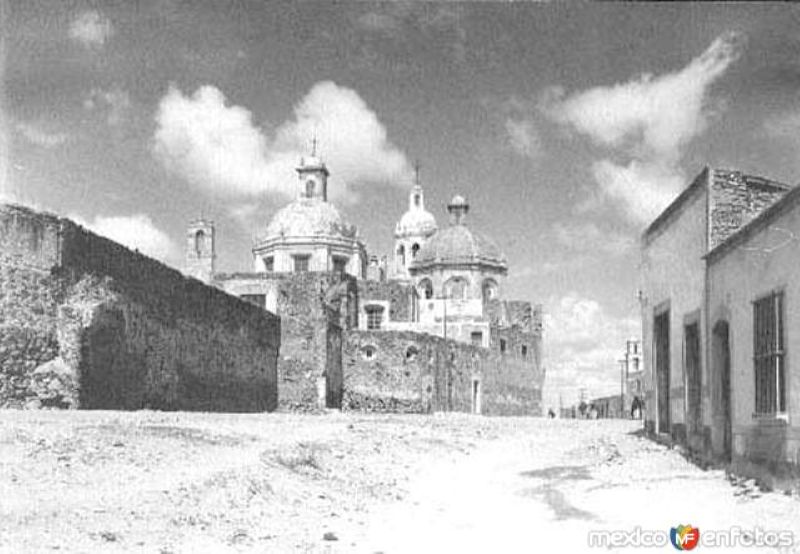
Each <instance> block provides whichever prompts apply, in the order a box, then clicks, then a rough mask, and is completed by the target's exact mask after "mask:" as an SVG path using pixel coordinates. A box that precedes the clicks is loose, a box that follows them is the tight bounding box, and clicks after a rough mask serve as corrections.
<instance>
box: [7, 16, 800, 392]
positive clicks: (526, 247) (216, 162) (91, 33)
mask: <svg viewBox="0 0 800 554" xmlns="http://www.w3.org/2000/svg"><path fill="white" fill-rule="evenodd" d="M798 31H800V7H797V6H793V5H791V4H774V5H771V4H758V5H752V4H751V5H740V4H724V5H722V4H716V5H714V4H712V5H709V4H699V3H692V4H679V5H678V4H671V3H669V4H581V3H570V4H566V3H553V4H550V3H525V2H518V3H464V4H462V3H453V2H443V3H418V2H415V3H401V2H395V3H371V2H355V3H339V2H337V3H335V4H334V3H313V2H298V3H289V2H268V3H267V2H242V1H238V2H223V1H215V2H200V1H197V2H187V1H178V0H165V1H161V2H159V1H152V2H146V1H141V2H102V1H95V2H81V1H65V2H52V1H48V2H41V1H37V0H24V1H22V0H0V195H2V197H3V198H4V199H5V200H7V201H16V202H22V203H25V204H29V205H32V206H34V207H37V208H41V209H46V210H50V211H54V212H56V213H59V214H61V215H65V216H68V217H71V218H73V219H75V220H77V221H78V222H80V223H82V224H83V225H85V226H87V227H89V228H91V229H94V230H95V231H96V232H98V233H101V234H104V235H107V236H109V237H111V238H113V239H115V240H118V241H120V242H123V243H124V244H126V245H129V246H131V247H134V248H139V249H140V250H142V251H143V252H145V253H148V254H150V255H152V256H154V257H156V258H159V259H161V260H163V261H165V262H166V263H168V264H171V265H173V266H176V267H180V265H181V259H182V254H183V252H182V248H183V244H184V233H185V228H186V223H187V222H188V221H189V220H190V219H192V218H195V217H197V216H199V215H204V216H206V217H210V218H212V219H213V220H214V221H215V223H216V226H217V233H218V239H219V240H218V248H217V251H218V254H219V258H218V268H219V269H220V270H223V271H235V270H245V271H247V270H249V269H250V268H251V265H252V262H251V255H250V247H251V244H252V241H253V239H254V238H255V237H256V236H257V235H258V234H259V233H260V232H262V231H263V229H264V228H265V226H266V224H267V223H268V221H269V220H270V218H271V216H272V215H273V214H274V213H275V211H276V210H277V209H279V208H280V207H281V206H283V205H284V204H285V203H287V202H288V201H289V200H290V199H291V197H292V195H293V194H294V186H295V178H294V175H293V167H294V165H295V164H296V162H297V161H298V159H299V157H300V156H301V155H303V154H306V153H308V150H309V148H310V143H311V139H312V137H313V136H314V135H316V136H317V137H318V141H319V152H320V154H321V155H322V157H323V158H324V159H325V161H326V163H327V164H328V167H329V168H330V171H331V183H330V186H329V194H330V196H331V197H332V199H333V201H334V202H336V203H337V205H338V206H339V207H340V208H341V210H342V211H343V213H344V214H345V215H346V217H347V218H348V219H349V220H350V221H351V222H353V223H355V224H357V225H358V226H359V228H360V232H361V235H362V237H363V238H364V239H365V241H366V243H367V247H368V250H369V253H371V254H373V253H374V254H378V255H381V254H384V253H389V252H390V251H391V247H392V240H393V238H392V232H393V229H394V223H395V222H396V221H397V219H399V217H400V216H401V215H402V213H403V212H404V211H405V209H406V207H407V195H408V190H409V186H410V183H411V181H412V174H413V170H412V168H413V165H414V163H415V162H416V161H418V162H419V163H420V165H421V177H422V182H423V185H424V187H425V191H426V206H427V207H428V209H429V210H430V211H432V212H433V213H434V215H435V216H436V217H437V219H438V221H439V224H440V225H445V224H446V223H447V218H446V214H445V211H444V206H445V204H446V203H447V200H448V199H449V198H451V197H452V196H453V195H455V194H462V195H464V196H466V197H467V199H468V201H469V202H470V205H471V210H470V215H469V220H468V224H469V225H471V226H472V227H473V228H474V229H476V230H477V231H479V232H482V233H485V234H487V235H489V236H491V237H492V238H493V239H494V240H495V241H496V242H497V243H498V244H499V245H500V246H501V248H502V249H503V250H504V252H505V253H506V255H507V257H508V260H509V266H510V269H509V276H508V280H507V283H506V286H505V291H504V296H505V297H506V298H510V299H521V300H528V301H531V302H534V303H540V304H542V305H543V306H544V312H545V339H544V341H545V367H546V370H547V385H546V387H547V388H546V391H545V398H546V402H547V404H548V405H550V406H555V405H557V403H558V402H559V400H561V401H563V402H564V404H570V403H574V402H575V401H576V400H577V398H578V395H579V393H580V390H581V389H585V391H586V394H587V395H588V396H599V395H603V394H613V393H614V392H616V391H617V390H618V383H619V373H618V371H619V369H618V364H617V360H618V359H619V358H620V357H621V355H622V353H623V350H624V347H625V340H626V339H627V338H628V337H631V336H637V335H639V334H640V323H639V305H638V301H637V299H636V291H637V288H638V287H637V271H638V260H639V254H638V244H639V238H640V236H641V233H642V231H643V229H644V228H645V227H646V225H647V224H648V222H649V221H652V219H653V218H654V217H655V216H656V215H657V214H658V213H660V211H661V210H662V209H663V208H664V207H665V206H666V205H667V204H668V203H669V202H670V200H671V199H672V198H674V196H675V195H676V194H677V193H679V192H680V190H682V188H683V187H685V186H686V185H687V184H688V183H689V182H690V181H691V179H692V177H693V176H694V175H696V174H697V173H699V172H700V171H701V170H702V168H703V167H704V166H706V165H708V166H712V167H724V168H732V169H741V170H743V171H746V172H749V173H753V174H757V175H763V176H765V177H769V178H772V179H776V180H780V181H783V182H786V183H789V184H794V183H796V182H797V181H798V180H800V179H799V178H798V175H800V156H798V153H800V133H798V130H800V33H799V32H798Z"/></svg>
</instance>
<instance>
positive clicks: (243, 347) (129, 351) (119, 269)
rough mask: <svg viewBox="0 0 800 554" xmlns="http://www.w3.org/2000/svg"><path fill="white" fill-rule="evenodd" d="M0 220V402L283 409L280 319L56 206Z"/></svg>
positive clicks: (7, 209)
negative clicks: (55, 211)
mask: <svg viewBox="0 0 800 554" xmlns="http://www.w3.org/2000/svg"><path fill="white" fill-rule="evenodd" d="M0 227H2V228H3V229H4V234H3V236H2V239H1V240H0V263H1V264H2V266H1V267H0V278H2V291H3V296H2V297H1V298H0V318H1V319H0V321H1V322H0V340H2V342H0V344H2V345H3V347H5V348H6V351H5V352H4V353H0V406H29V407H39V406H59V407H73V408H88V409H92V408H105V409H138V408H154V409H182V410H210V411H264V410H271V409H274V408H275V407H276V405H277V373H276V364H277V353H278V346H279V337H280V321H279V319H278V318H277V317H275V316H273V315H271V314H269V313H267V312H265V311H264V310H261V309H259V308H257V307H255V306H252V305H249V304H247V303H245V302H243V301H241V300H239V299H237V298H234V297H231V296H230V295H227V294H225V293H224V292H222V291H220V290H217V289H214V288H212V287H208V286H205V285H203V284H202V283H200V282H199V281H196V280H194V279H188V278H185V277H184V276H182V275H181V274H180V273H179V272H177V271H175V270H173V269H171V268H169V267H167V266H165V265H163V264H161V263H159V262H157V261H155V260H152V259H150V258H147V257H146V256H143V255H141V254H139V253H138V252H132V251H130V250H128V249H126V248H124V247H123V246H121V245H119V244H117V243H114V242H113V241H110V240H108V239H105V238H103V237H99V236H97V235H94V234H93V233H90V232H89V231H87V230H85V229H83V228H81V227H79V226H78V225H76V224H74V223H72V222H71V221H69V220H66V219H61V218H58V217H56V216H54V215H51V214H43V213H38V212H35V211H33V210H30V209H27V208H24V207H20V206H10V205H4V206H0ZM0 352H1V351H0Z"/></svg>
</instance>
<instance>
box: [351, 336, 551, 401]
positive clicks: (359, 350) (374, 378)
mask: <svg viewBox="0 0 800 554" xmlns="http://www.w3.org/2000/svg"><path fill="white" fill-rule="evenodd" d="M542 379H543V374H542V373H541V372H540V371H538V370H537V368H536V366H534V365H533V364H532V363H531V360H522V359H516V358H514V357H513V356H510V355H509V356H499V355H495V354H494V353H493V352H492V351H491V350H489V349H486V348H480V347H476V346H472V345H469V344H465V343H461V342H456V341H453V340H445V339H443V338H440V337H437V336H434V335H429V334H425V333H415V332H411V331H351V332H349V333H347V336H346V337H345V345H344V400H343V408H344V409H346V410H364V411H379V412H403V413H408V412H413V413H428V412H432V411H457V412H475V413H482V414H487V415H541V386H542Z"/></svg>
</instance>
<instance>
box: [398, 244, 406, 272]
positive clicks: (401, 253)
mask: <svg viewBox="0 0 800 554" xmlns="http://www.w3.org/2000/svg"><path fill="white" fill-rule="evenodd" d="M397 263H398V264H400V266H401V267H405V265H406V247H405V246H403V245H402V244H401V245H400V246H398V247H397Z"/></svg>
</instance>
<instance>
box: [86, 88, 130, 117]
mask: <svg viewBox="0 0 800 554" xmlns="http://www.w3.org/2000/svg"><path fill="white" fill-rule="evenodd" d="M83 107H84V108H85V109H87V110H90V111H91V110H103V111H104V112H106V113H107V116H106V121H107V123H108V124H109V125H111V126H112V127H114V126H116V125H119V124H121V123H122V122H124V121H125V118H126V117H127V115H128V110H129V109H130V107H131V97H130V95H129V94H128V93H127V92H126V91H125V90H123V89H122V88H120V87H119V86H114V87H112V88H110V89H100V88H93V89H92V90H91V92H89V94H88V95H87V96H86V99H85V100H84V101H83Z"/></svg>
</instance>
